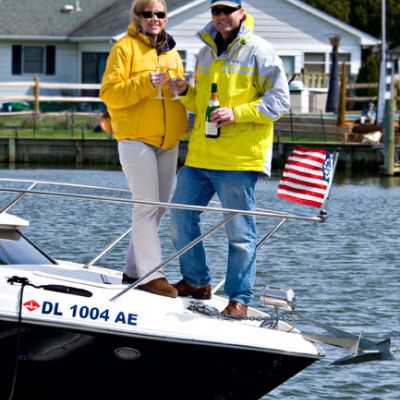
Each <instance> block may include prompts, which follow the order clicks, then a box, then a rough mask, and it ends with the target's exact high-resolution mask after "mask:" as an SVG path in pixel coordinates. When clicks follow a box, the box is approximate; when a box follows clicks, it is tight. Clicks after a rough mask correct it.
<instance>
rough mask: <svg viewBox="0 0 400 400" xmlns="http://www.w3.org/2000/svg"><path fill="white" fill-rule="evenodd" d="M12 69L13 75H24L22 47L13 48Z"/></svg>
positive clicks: (14, 46) (15, 46)
mask: <svg viewBox="0 0 400 400" xmlns="http://www.w3.org/2000/svg"><path fill="white" fill-rule="evenodd" d="M11 68H12V71H11V73H12V75H21V74H22V46H21V45H19V44H16V45H13V46H12V61H11Z"/></svg>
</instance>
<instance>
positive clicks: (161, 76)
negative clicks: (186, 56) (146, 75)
mask: <svg viewBox="0 0 400 400" xmlns="http://www.w3.org/2000/svg"><path fill="white" fill-rule="evenodd" d="M165 78H166V73H165V72H150V80H151V83H152V85H153V86H154V87H158V88H159V87H161V86H162V85H163V84H164V82H165Z"/></svg>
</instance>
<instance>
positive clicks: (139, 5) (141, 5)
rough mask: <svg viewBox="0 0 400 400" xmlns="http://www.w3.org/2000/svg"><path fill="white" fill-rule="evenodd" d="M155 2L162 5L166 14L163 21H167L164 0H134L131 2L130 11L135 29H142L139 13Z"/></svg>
mask: <svg viewBox="0 0 400 400" xmlns="http://www.w3.org/2000/svg"><path fill="white" fill-rule="evenodd" d="M156 3H161V4H162V5H163V7H164V11H165V14H166V16H165V22H167V20H168V10H167V3H166V2H165V0H134V1H133V2H132V6H131V11H130V17H131V23H133V24H134V25H135V26H136V29H137V30H138V31H141V29H142V24H141V20H140V15H141V14H142V12H143V11H144V10H145V9H146V7H147V6H152V5H154V4H156Z"/></svg>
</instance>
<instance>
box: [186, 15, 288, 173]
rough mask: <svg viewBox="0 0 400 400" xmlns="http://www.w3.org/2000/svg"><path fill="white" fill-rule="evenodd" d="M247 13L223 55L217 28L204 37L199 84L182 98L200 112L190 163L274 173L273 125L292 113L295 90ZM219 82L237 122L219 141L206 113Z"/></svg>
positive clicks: (224, 130)
mask: <svg viewBox="0 0 400 400" xmlns="http://www.w3.org/2000/svg"><path fill="white" fill-rule="evenodd" d="M253 23H254V20H253V17H252V16H251V15H249V14H246V19H245V21H244V22H242V24H241V27H240V31H239V33H238V35H237V37H236V38H235V39H234V41H233V42H232V43H231V44H230V45H229V47H228V48H227V50H226V51H225V52H223V53H222V54H221V55H220V56H217V47H216V44H215V41H214V39H215V37H216V34H217V31H216V29H215V28H214V27H213V25H212V23H209V24H208V25H207V26H206V27H205V28H204V29H203V30H202V31H200V32H199V34H198V35H199V37H200V39H201V40H203V41H204V42H205V44H206V46H204V47H203V48H202V49H201V50H200V53H199V57H198V63H197V67H196V76H195V78H196V85H195V87H192V86H190V87H189V90H188V92H187V95H186V96H184V97H183V99H182V100H181V101H182V103H183V104H184V105H185V106H186V107H187V109H188V110H190V111H191V112H193V113H195V114H196V120H195V123H194V128H193V131H192V133H191V137H190V141H189V150H188V154H187V158H186V165H188V166H191V167H197V168H206V169H217V170H226V171H227V170H228V171H229V170H236V171H260V172H264V173H266V174H268V175H270V170H271V159H272V145H273V124H274V121H276V120H277V119H279V118H280V117H281V116H282V115H283V114H285V113H286V112H287V111H288V110H289V104H290V95H289V88H288V83H287V79H286V74H285V72H284V69H283V66H282V62H281V60H280V58H279V57H278V56H277V55H276V54H275V51H274V49H273V48H272V46H271V45H270V44H269V42H267V41H266V40H264V39H262V38H260V37H258V36H256V35H253ZM213 82H215V83H217V84H218V98H219V102H220V106H221V107H231V108H232V109H233V111H234V115H235V122H234V123H233V124H229V125H226V126H223V127H221V135H220V137H219V138H217V139H215V138H206V137H205V135H204V132H205V115H206V108H207V105H208V101H209V99H210V95H211V84H212V83H213Z"/></svg>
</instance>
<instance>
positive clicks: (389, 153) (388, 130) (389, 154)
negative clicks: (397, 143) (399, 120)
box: [383, 99, 395, 176]
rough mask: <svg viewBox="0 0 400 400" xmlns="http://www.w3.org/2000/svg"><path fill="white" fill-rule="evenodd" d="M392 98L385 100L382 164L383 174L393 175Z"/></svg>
mask: <svg viewBox="0 0 400 400" xmlns="http://www.w3.org/2000/svg"><path fill="white" fill-rule="evenodd" d="M393 109H394V107H393V99H387V100H385V126H384V138H383V143H384V146H383V149H384V150H383V151H384V153H383V155H384V165H383V174H384V175H387V176H393V175H394V161H395V155H394V123H393Z"/></svg>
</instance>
